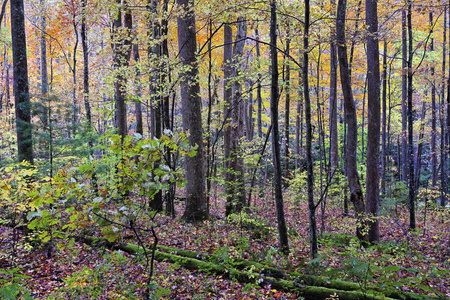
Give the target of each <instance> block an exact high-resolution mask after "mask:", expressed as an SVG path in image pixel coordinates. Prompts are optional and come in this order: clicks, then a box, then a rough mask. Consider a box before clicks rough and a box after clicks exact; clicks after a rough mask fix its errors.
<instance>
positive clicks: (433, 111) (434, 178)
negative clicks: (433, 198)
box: [430, 12, 437, 187]
mask: <svg viewBox="0 0 450 300" xmlns="http://www.w3.org/2000/svg"><path fill="white" fill-rule="evenodd" d="M432 24H433V13H432V12H430V26H432ZM430 51H434V39H433V38H432V39H431V43H430ZM430 72H431V78H432V79H431V80H432V81H431V185H432V186H433V187H435V186H436V182H437V155H436V130H437V128H436V81H435V79H434V75H435V74H434V72H435V68H434V64H432V65H431V68H430Z"/></svg>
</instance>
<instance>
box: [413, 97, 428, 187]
mask: <svg viewBox="0 0 450 300" xmlns="http://www.w3.org/2000/svg"><path fill="white" fill-rule="evenodd" d="M425 109H426V102H425V101H424V102H423V103H422V113H421V116H420V129H419V140H418V141H417V150H416V155H415V159H414V169H415V172H414V175H415V178H414V190H415V191H417V190H418V189H419V180H420V169H421V167H422V166H421V165H422V148H423V146H422V145H423V134H424V129H425V114H426V110H425Z"/></svg>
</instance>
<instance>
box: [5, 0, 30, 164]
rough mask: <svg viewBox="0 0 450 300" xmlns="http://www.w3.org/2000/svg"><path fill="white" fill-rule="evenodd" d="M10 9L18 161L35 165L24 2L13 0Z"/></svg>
mask: <svg viewBox="0 0 450 300" xmlns="http://www.w3.org/2000/svg"><path fill="white" fill-rule="evenodd" d="M10 8H11V39H12V52H13V75H14V100H15V107H16V108H15V109H16V133H17V150H18V155H17V159H18V161H19V162H22V161H24V160H25V161H27V162H29V163H31V164H33V140H32V126H31V110H30V92H29V85H28V63H27V44H26V36H25V17H24V6H23V0H11V3H10Z"/></svg>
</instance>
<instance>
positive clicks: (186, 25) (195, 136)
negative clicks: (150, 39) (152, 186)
mask: <svg viewBox="0 0 450 300" xmlns="http://www.w3.org/2000/svg"><path fill="white" fill-rule="evenodd" d="M177 4H178V5H179V6H180V7H181V9H182V10H183V13H182V14H181V15H180V16H179V17H178V18H177V25H178V50H179V57H180V60H181V63H182V74H181V81H180V84H181V92H180V95H181V106H182V118H183V129H184V130H185V131H188V132H189V144H190V145H191V146H192V147H195V146H197V154H196V155H195V156H193V157H190V156H189V155H187V156H186V157H185V164H186V180H187V183H186V209H185V211H184V214H183V219H185V220H186V221H188V222H195V221H201V220H204V219H206V218H207V217H208V215H209V212H208V206H207V202H206V196H205V175H204V174H205V173H204V168H203V165H204V153H203V130H202V111H201V99H200V84H199V82H198V64H197V58H196V51H197V37H196V29H195V14H194V11H193V7H194V1H193V0H177Z"/></svg>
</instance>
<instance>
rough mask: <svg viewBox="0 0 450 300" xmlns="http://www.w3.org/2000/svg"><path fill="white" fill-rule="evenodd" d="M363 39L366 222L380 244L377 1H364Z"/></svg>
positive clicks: (371, 233) (370, 236)
mask: <svg viewBox="0 0 450 300" xmlns="http://www.w3.org/2000/svg"><path fill="white" fill-rule="evenodd" d="M366 26H367V27H368V35H367V40H366V41H367V70H368V72H367V73H368V74H367V99H368V103H367V104H368V105H367V112H368V118H367V121H368V123H367V177H366V213H367V216H368V218H369V221H368V224H367V225H368V228H369V232H368V240H369V242H371V243H374V242H378V241H379V240H380V233H379V220H378V214H379V206H380V199H379V196H380V195H379V188H380V186H379V184H380V183H379V180H380V178H379V170H378V168H379V164H378V162H379V154H380V151H379V146H380V63H379V60H380V58H379V50H378V41H379V39H378V13H377V1H376V0H366Z"/></svg>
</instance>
